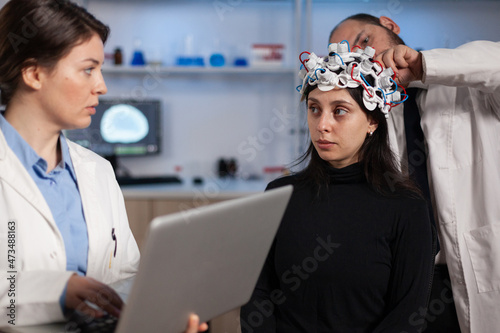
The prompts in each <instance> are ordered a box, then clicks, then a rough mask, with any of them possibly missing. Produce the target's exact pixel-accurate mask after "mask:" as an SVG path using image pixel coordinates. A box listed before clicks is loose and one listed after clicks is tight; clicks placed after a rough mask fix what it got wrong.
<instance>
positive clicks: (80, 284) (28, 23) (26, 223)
mask: <svg viewBox="0 0 500 333" xmlns="http://www.w3.org/2000/svg"><path fill="white" fill-rule="evenodd" d="M108 33H109V28H108V27H107V26H105V25H104V24H103V23H101V22H100V21H98V20H97V19H95V18H94V17H93V16H92V15H91V14H89V13H88V12H87V11H86V10H84V9H83V8H81V7H79V6H77V5H75V4H72V3H71V2H70V1H66V0H37V1H32V0H11V1H10V2H8V3H7V4H6V5H5V6H4V7H3V8H2V10H1V11H0V89H1V102H2V104H3V105H5V111H4V112H3V113H1V115H0V228H1V229H0V244H1V246H2V254H1V259H0V262H1V263H0V271H1V275H2V276H1V277H0V280H1V282H0V304H1V307H2V308H3V309H6V310H5V312H6V314H7V316H5V315H2V320H1V322H0V326H9V325H30V324H41V323H46V322H53V321H59V320H63V319H64V313H65V312H66V313H67V312H70V311H71V310H74V309H77V310H79V311H81V312H83V313H86V314H88V315H91V316H101V315H102V314H103V312H104V311H105V312H108V313H110V314H112V315H115V316H119V313H120V309H121V307H122V305H123V302H122V301H121V299H120V298H119V296H118V295H117V294H116V293H115V292H114V291H113V289H111V288H110V287H108V286H107V284H110V283H113V282H115V281H118V280H120V279H124V278H127V277H131V276H133V275H134V274H135V272H136V270H137V267H138V263H139V250H138V247H137V244H136V242H135V240H134V237H133V235H132V233H131V231H130V228H129V225H128V220H127V215H126V211H125V206H124V201H123V196H122V193H121V191H120V188H119V187H118V184H117V182H116V179H115V176H114V173H113V170H112V168H111V166H110V164H109V163H108V162H107V161H105V160H104V159H103V158H101V157H99V156H97V155H96V154H94V153H92V152H91V151H89V150H87V149H84V148H82V147H80V146H78V145H76V144H74V143H72V142H70V141H68V140H66V138H65V137H64V135H63V133H62V130H63V129H75V128H84V127H87V126H88V125H89V124H90V121H91V116H92V115H93V114H95V112H96V111H95V106H96V105H97V104H98V97H99V96H100V95H102V94H105V93H106V91H107V88H106V85H105V83H104V80H103V77H102V74H101V66H102V64H103V61H104V51H103V44H104V43H105V42H106V39H107V37H108ZM86 301H89V302H91V303H94V304H95V305H97V306H98V308H99V309H96V308H92V307H89V306H88V304H87V303H86ZM191 319H192V320H191V322H190V326H189V332H196V331H197V330H198V325H197V319H196V318H195V317H193V318H191ZM200 329H206V325H203V327H200Z"/></svg>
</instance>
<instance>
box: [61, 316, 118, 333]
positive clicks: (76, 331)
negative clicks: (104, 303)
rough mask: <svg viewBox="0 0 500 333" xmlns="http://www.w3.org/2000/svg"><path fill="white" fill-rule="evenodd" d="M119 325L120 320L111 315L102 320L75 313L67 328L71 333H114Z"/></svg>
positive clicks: (101, 318) (66, 330)
mask: <svg viewBox="0 0 500 333" xmlns="http://www.w3.org/2000/svg"><path fill="white" fill-rule="evenodd" d="M117 325H118V318H116V317H113V316H111V315H109V314H106V315H104V316H103V317H100V318H95V317H93V318H91V317H89V316H86V315H84V314H82V313H77V312H75V313H73V314H72V315H71V316H70V318H69V319H68V322H67V323H66V326H65V332H69V333H113V332H114V331H115V329H116V327H117Z"/></svg>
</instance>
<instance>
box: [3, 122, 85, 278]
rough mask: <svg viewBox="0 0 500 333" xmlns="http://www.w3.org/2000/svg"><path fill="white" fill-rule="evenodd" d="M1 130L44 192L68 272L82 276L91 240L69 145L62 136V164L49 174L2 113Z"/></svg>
mask: <svg viewBox="0 0 500 333" xmlns="http://www.w3.org/2000/svg"><path fill="white" fill-rule="evenodd" d="M0 130H1V131H2V132H3V135H4V136H5V140H6V141H7V144H8V145H9V147H10V149H12V151H13V152H14V153H15V154H16V156H17V158H18V159H19V160H20V161H21V163H22V164H23V165H24V167H25V168H26V170H27V171H28V173H29V175H30V176H31V178H33V180H34V181H35V183H36V185H37V186H38V188H39V189H40V192H42V195H43V197H44V198H45V201H46V202H47V204H48V206H49V207H50V211H51V212H52V216H53V217H54V220H55V222H56V225H57V227H58V228H59V231H60V232H61V235H62V237H63V239H64V246H65V249H66V258H67V261H66V269H67V270H68V271H74V272H77V273H78V274H80V275H85V274H86V273H87V257H88V249H89V239H88V234H87V224H86V222H85V215H84V213H83V207H82V200H81V197H80V191H79V190H78V183H77V180H76V176H75V171H74V168H73V163H72V162H71V157H70V155H69V148H68V143H67V142H66V138H65V137H64V135H63V134H62V133H61V135H60V137H59V143H60V145H61V151H62V160H61V162H60V163H59V164H58V165H57V166H56V167H55V168H54V170H52V171H50V172H49V173H48V174H47V161H45V160H44V159H43V158H41V157H40V156H38V154H37V153H36V152H35V151H34V150H33V148H31V146H30V145H29V144H28V143H27V142H26V141H25V140H24V139H23V138H22V137H21V135H20V134H19V133H18V132H17V131H16V130H15V129H14V128H13V127H12V126H11V125H10V124H9V122H8V121H7V120H6V119H5V118H4V117H3V114H2V113H0Z"/></svg>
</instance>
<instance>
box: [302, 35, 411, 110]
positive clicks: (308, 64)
mask: <svg viewBox="0 0 500 333" xmlns="http://www.w3.org/2000/svg"><path fill="white" fill-rule="evenodd" d="M356 48H357V49H356V51H355V52H351V50H350V47H349V43H348V42H347V41H342V42H340V43H331V44H330V45H328V56H325V57H318V56H317V55H316V54H314V53H312V52H302V53H301V54H300V57H299V58H300V62H301V63H302V66H301V69H300V71H299V77H300V78H301V79H302V85H299V86H298V87H297V90H298V91H299V92H300V93H301V94H303V93H304V92H305V90H306V88H307V86H314V85H317V86H318V89H320V90H321V91H329V90H332V89H334V88H335V87H339V88H357V87H359V86H362V87H363V88H364V92H363V103H364V105H365V107H366V108H367V109H368V110H370V111H373V110H375V109H376V108H377V107H378V108H379V109H380V111H382V112H383V113H384V115H385V117H386V118H388V117H389V111H390V110H391V108H392V107H393V106H394V105H397V104H400V103H402V102H404V101H405V100H406V99H407V98H408V96H407V95H406V91H405V90H404V88H403V91H404V93H403V94H401V93H400V92H399V91H398V85H397V83H396V82H395V81H394V79H393V76H394V71H393V70H392V69H391V68H385V69H384V68H383V66H382V65H381V64H380V62H378V61H376V60H373V58H372V57H373V56H374V54H375V49H373V48H372V47H370V46H367V47H366V48H365V49H364V50H363V49H361V48H359V47H356ZM304 53H306V54H308V55H309V57H308V58H307V59H304V60H302V59H301V58H302V55H303V54H304Z"/></svg>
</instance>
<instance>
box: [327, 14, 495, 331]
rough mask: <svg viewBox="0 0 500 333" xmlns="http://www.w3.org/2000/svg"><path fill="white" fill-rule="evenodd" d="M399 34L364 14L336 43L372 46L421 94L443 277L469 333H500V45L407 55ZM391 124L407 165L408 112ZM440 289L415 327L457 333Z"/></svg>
mask: <svg viewBox="0 0 500 333" xmlns="http://www.w3.org/2000/svg"><path fill="white" fill-rule="evenodd" d="M399 32H400V28H399V26H398V25H397V24H396V23H395V22H394V21H393V20H391V19H390V18H388V17H380V18H376V17H373V16H371V15H366V14H358V15H354V16H351V17H349V18H347V19H345V20H343V21H342V22H341V23H339V24H338V25H337V26H336V27H335V28H334V29H333V31H332V33H331V35H330V42H340V41H342V40H347V41H348V42H349V43H350V45H352V46H353V47H354V45H359V46H360V47H361V48H365V47H366V46H367V45H369V46H371V47H373V48H375V49H376V51H377V54H376V56H375V59H376V60H378V61H380V62H381V63H383V64H384V66H385V67H392V68H393V70H394V72H395V73H396V82H397V83H398V84H400V85H402V86H405V87H406V86H408V85H409V84H410V86H419V87H421V88H423V90H422V92H421V93H420V94H419V96H418V98H417V105H418V106H419V110H420V116H421V122H420V124H421V127H422V130H423V134H424V136H425V146H426V151H427V173H428V181H429V185H430V194H431V199H432V206H433V207H434V218H435V220H436V224H437V227H438V234H439V242H440V252H439V253H438V255H437V256H436V264H437V265H436V267H438V266H444V267H446V266H447V271H449V279H450V281H451V289H452V290H453V299H454V304H455V307H456V313H457V315H458V322H459V325H460V330H461V332H473V333H482V332H497V331H498V327H500V316H499V313H500V204H499V202H498V198H499V197H500V172H499V167H500V146H499V144H500V43H499V42H488V41H475V42H471V43H467V44H465V45H462V46H460V47H458V48H456V49H434V50H427V51H421V52H417V51H415V50H413V49H411V48H409V47H407V46H405V45H404V43H403V41H402V40H401V39H400V38H399V36H398V34H399ZM389 124H390V125H389V127H390V129H391V130H392V134H391V146H392V147H393V149H394V151H395V152H396V153H397V154H398V155H399V156H400V158H401V160H402V161H406V158H407V157H406V155H407V152H406V139H405V126H404V120H403V110H402V106H401V107H395V108H393V109H392V111H391V113H390V119H389ZM391 127H392V128H391ZM405 163H406V162H403V163H402V165H404V164H405ZM410 165H411V160H410ZM435 283H436V280H435ZM440 283H441V284H440V287H436V288H440V289H437V290H436V289H435V288H434V290H433V294H432V295H431V298H430V302H429V307H428V312H427V314H425V310H423V311H422V312H421V313H418V314H415V316H413V317H411V318H409V320H410V321H415V322H417V321H419V320H423V319H424V316H425V320H426V321H427V324H428V328H427V330H425V332H447V333H448V332H456V331H459V329H458V327H456V328H453V327H454V326H453V325H454V324H453V317H452V316H450V315H449V314H446V311H445V308H448V309H449V308H450V306H452V305H453V299H452V298H451V297H450V295H449V294H448V293H447V292H446V288H445V287H446V280H445V281H444V285H443V281H440ZM438 285H439V284H438V283H436V286H438ZM451 309H453V307H451ZM440 327H441V328H440ZM443 329H444V330H443Z"/></svg>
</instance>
